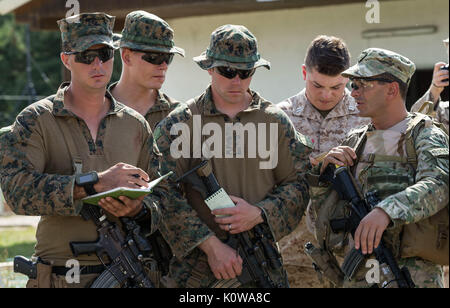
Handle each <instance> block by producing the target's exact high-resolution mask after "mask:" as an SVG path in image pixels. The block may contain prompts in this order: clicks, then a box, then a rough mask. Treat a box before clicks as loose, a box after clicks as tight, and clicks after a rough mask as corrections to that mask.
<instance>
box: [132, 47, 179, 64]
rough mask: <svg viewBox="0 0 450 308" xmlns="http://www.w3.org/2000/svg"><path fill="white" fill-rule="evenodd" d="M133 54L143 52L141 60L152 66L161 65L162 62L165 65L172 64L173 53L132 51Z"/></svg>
mask: <svg viewBox="0 0 450 308" xmlns="http://www.w3.org/2000/svg"><path fill="white" fill-rule="evenodd" d="M133 51H134V52H143V53H144V55H143V56H142V60H144V61H146V62H148V63H151V64H154V65H161V64H162V63H163V62H166V63H167V65H169V64H170V63H172V60H173V56H174V54H173V53H165V52H154V51H142V50H133Z"/></svg>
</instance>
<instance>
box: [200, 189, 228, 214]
mask: <svg viewBox="0 0 450 308" xmlns="http://www.w3.org/2000/svg"><path fill="white" fill-rule="evenodd" d="M205 203H206V205H208V207H209V209H210V210H211V211H213V210H218V209H225V208H229V207H233V206H235V204H234V202H233V200H231V198H230V196H228V194H227V193H226V191H225V190H224V189H223V188H220V189H219V190H218V191H216V192H215V193H214V194H212V195H211V196H209V197H208V198H206V200H205ZM222 216H226V215H217V217H222Z"/></svg>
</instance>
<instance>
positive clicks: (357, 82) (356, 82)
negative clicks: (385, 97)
mask: <svg viewBox="0 0 450 308" xmlns="http://www.w3.org/2000/svg"><path fill="white" fill-rule="evenodd" d="M370 81H380V82H387V83H391V82H394V81H393V80H389V79H384V78H364V79H351V83H350V87H351V88H352V89H353V90H359V88H363V89H366V88H368V87H369V86H370V87H371V88H373V84H370V83H369V82H370Z"/></svg>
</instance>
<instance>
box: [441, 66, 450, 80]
mask: <svg viewBox="0 0 450 308" xmlns="http://www.w3.org/2000/svg"><path fill="white" fill-rule="evenodd" d="M440 70H447V71H448V64H446V65H443V66H441V68H440ZM442 82H448V78H447V79H444V80H442Z"/></svg>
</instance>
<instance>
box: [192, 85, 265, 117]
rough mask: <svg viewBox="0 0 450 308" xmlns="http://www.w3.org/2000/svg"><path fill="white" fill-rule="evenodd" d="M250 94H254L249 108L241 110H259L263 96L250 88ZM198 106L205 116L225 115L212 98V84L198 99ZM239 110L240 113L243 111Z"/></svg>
mask: <svg viewBox="0 0 450 308" xmlns="http://www.w3.org/2000/svg"><path fill="white" fill-rule="evenodd" d="M248 92H249V93H250V95H251V96H252V101H251V103H250V105H249V106H248V107H247V109H245V110H243V111H241V112H252V111H255V110H259V109H260V108H261V103H262V102H263V99H262V98H261V96H260V95H259V94H258V93H257V92H255V91H252V90H250V89H249V90H248ZM197 103H198V107H199V109H200V110H202V114H203V115H205V116H216V115H223V113H222V112H220V111H219V110H218V109H217V108H216V105H215V104H214V101H213V99H212V90H211V86H209V87H208V89H206V91H205V93H203V94H202V95H201V96H200V97H199V98H198V99H197ZM241 112H239V113H241Z"/></svg>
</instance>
